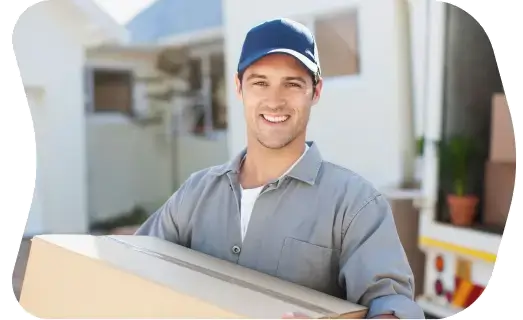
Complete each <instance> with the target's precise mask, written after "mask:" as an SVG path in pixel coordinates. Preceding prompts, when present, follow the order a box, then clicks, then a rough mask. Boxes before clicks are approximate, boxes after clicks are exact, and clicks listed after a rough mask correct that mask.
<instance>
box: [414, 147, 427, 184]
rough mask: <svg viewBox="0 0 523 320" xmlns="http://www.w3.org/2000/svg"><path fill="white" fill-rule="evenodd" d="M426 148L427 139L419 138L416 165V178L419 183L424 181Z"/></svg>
mask: <svg viewBox="0 0 523 320" xmlns="http://www.w3.org/2000/svg"><path fill="white" fill-rule="evenodd" d="M424 147H425V138H424V137H419V138H418V139H417V140H416V160H415V163H414V178H415V180H416V182H417V183H420V182H421V181H422V180H423V149H424Z"/></svg>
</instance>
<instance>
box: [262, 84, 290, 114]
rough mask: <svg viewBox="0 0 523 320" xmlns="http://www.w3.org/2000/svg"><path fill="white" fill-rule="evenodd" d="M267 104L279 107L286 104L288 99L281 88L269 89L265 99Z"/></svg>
mask: <svg viewBox="0 0 523 320" xmlns="http://www.w3.org/2000/svg"><path fill="white" fill-rule="evenodd" d="M265 104H266V105H267V107H269V108H271V109H277V108H281V107H283V106H285V104H286V99H285V96H284V95H283V94H282V92H281V90H280V89H279V88H275V89H272V90H269V92H267V97H266V99H265Z"/></svg>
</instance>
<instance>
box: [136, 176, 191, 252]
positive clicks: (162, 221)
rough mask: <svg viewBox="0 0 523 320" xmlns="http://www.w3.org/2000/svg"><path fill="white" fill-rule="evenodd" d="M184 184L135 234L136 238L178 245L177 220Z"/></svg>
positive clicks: (185, 187) (185, 184)
mask: <svg viewBox="0 0 523 320" xmlns="http://www.w3.org/2000/svg"><path fill="white" fill-rule="evenodd" d="M187 184H188V183H187V182H185V183H184V184H183V185H182V186H181V187H180V188H179V189H178V190H177V191H176V192H175V193H174V194H173V195H172V196H171V197H170V198H169V199H168V200H167V201H166V202H165V203H164V204H163V205H162V206H161V207H160V209H158V210H157V211H156V212H155V213H153V214H152V215H151V216H150V217H149V218H148V219H147V220H146V221H145V222H144V223H143V224H142V225H141V226H140V227H139V228H138V230H137V231H136V232H135V235H137V236H152V237H157V238H161V239H163V240H167V241H170V242H174V243H177V244H180V230H179V223H178V221H177V218H178V217H179V216H180V214H181V213H180V210H181V203H182V201H183V198H184V194H185V192H186V189H187Z"/></svg>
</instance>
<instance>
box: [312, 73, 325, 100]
mask: <svg viewBox="0 0 523 320" xmlns="http://www.w3.org/2000/svg"><path fill="white" fill-rule="evenodd" d="M322 90H323V79H322V78H321V77H320V78H319V79H318V83H317V84H316V86H315V89H314V96H313V97H312V105H316V104H317V103H318V101H319V100H320V97H321V93H322Z"/></svg>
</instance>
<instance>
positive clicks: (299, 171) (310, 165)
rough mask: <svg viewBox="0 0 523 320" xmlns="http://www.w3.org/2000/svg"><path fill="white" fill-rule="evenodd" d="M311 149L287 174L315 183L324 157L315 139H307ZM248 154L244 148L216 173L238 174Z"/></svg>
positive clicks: (311, 183) (219, 174)
mask: <svg viewBox="0 0 523 320" xmlns="http://www.w3.org/2000/svg"><path fill="white" fill-rule="evenodd" d="M306 143H307V145H308V146H309V150H308V151H307V152H306V153H305V154H304V155H303V157H302V159H301V160H300V161H299V162H298V163H297V164H296V165H295V166H294V168H292V169H291V170H290V171H289V172H288V173H287V174H286V175H284V177H285V176H288V177H291V178H294V179H297V180H300V181H302V182H305V183H308V184H310V185H314V183H315V182H316V178H317V177H318V174H319V172H320V168H321V164H322V162H323V159H322V157H321V154H320V151H319V149H318V147H317V145H316V143H315V142H313V141H307V142H306ZM246 154H247V148H245V149H243V150H242V151H241V152H240V153H239V154H238V155H236V157H234V158H233V159H232V160H231V161H229V162H228V163H226V164H224V165H223V166H221V167H219V168H218V169H217V170H216V171H215V173H216V175H218V176H221V175H224V174H228V173H232V174H238V173H239V172H240V166H241V163H242V160H243V158H244V157H245V155H246Z"/></svg>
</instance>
